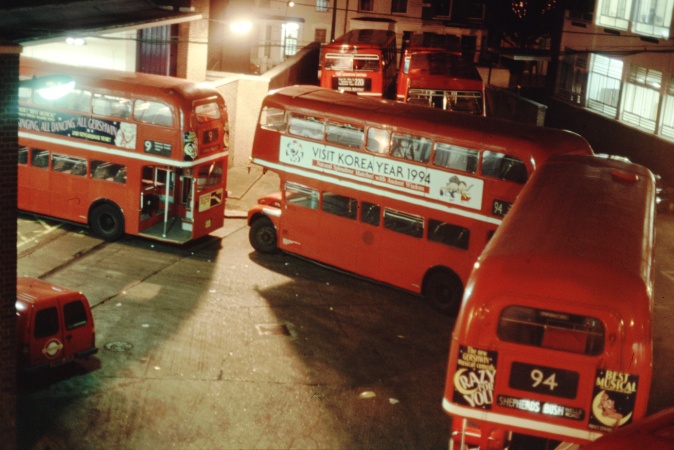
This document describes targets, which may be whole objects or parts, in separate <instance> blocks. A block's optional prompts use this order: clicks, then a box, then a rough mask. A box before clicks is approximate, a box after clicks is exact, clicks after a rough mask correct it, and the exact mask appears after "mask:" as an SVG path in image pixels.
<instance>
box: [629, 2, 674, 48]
mask: <svg viewBox="0 0 674 450" xmlns="http://www.w3.org/2000/svg"><path fill="white" fill-rule="evenodd" d="M673 9H674V0H651V1H642V2H639V1H636V2H635V3H634V19H633V20H634V22H633V23H632V27H633V31H634V32H635V33H639V34H643V35H646V36H653V37H658V38H662V39H668V38H669V26H670V24H671V23H672V10H673Z"/></svg>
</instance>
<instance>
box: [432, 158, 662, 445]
mask: <svg viewBox="0 0 674 450" xmlns="http://www.w3.org/2000/svg"><path fill="white" fill-rule="evenodd" d="M654 192H655V189H654V182H653V177H652V174H650V172H649V171H648V170H647V169H645V168H643V167H640V166H637V165H634V164H629V163H614V162H605V161H602V160H601V159H600V158H596V157H592V156H577V155H573V156H569V155H567V156H561V157H555V158H552V159H551V160H550V161H549V162H548V163H544V164H543V165H542V166H541V167H539V168H538V169H537V171H536V172H535V174H534V176H533V177H532V179H531V180H530V181H529V183H528V184H527V186H526V187H525V188H524V190H523V191H522V193H521V194H520V197H519V198H518V200H517V202H516V203H515V206H514V207H513V209H512V210H511V211H510V212H509V213H508V215H507V216H506V219H505V220H504V222H503V223H502V225H501V226H500V227H499V229H498V230H497V232H496V234H495V235H494V237H493V238H492V240H491V241H490V243H489V244H488V245H487V247H486V248H485V250H484V252H483V253H482V255H481V256H480V258H479V259H478V261H477V263H476V265H475V267H474V269H473V272H472V274H471V276H470V279H469V281H468V284H467V286H466V289H465V295H464V299H463V304H462V306H461V311H460V313H459V316H458V317H457V322H456V326H455V329H454V332H453V335H452V341H451V349H450V356H449V362H448V368H447V380H446V386H445V394H444V399H443V407H444V409H445V411H446V412H447V413H448V414H449V415H451V416H452V420H453V424H452V429H453V434H452V439H451V445H452V446H456V447H459V446H460V445H462V444H463V445H468V446H477V445H479V446H480V448H483V449H487V448H502V447H504V446H505V445H506V444H507V441H508V436H509V435H510V434H511V433H517V434H523V435H530V436H536V437H539V438H544V439H550V440H555V441H564V442H571V443H576V444H584V443H588V442H592V441H594V440H595V439H597V438H599V437H600V436H602V435H603V434H605V433H609V432H611V431H613V430H616V429H618V428H620V427H623V426H625V425H627V424H630V423H632V422H633V421H635V420H637V419H639V418H641V417H643V416H644V415H645V413H646V407H647V403H648V396H649V391H650V385H651V378H652V356H653V350H652V329H651V322H652V317H651V311H652V297H651V295H652V250H653V205H654V203H653V200H654ZM459 448H462V447H459Z"/></svg>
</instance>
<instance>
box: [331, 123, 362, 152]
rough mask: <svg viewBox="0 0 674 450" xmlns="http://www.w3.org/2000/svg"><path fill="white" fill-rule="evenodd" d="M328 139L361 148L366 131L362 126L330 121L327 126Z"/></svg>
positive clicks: (334, 142) (335, 142)
mask: <svg viewBox="0 0 674 450" xmlns="http://www.w3.org/2000/svg"><path fill="white" fill-rule="evenodd" d="M326 140H327V141H328V142H332V143H333V144H341V145H346V146H348V147H355V148H360V147H362V146H363V141H364V140H365V133H364V131H363V127H362V126H357V125H351V124H348V123H334V122H330V123H328V126H327V134H326Z"/></svg>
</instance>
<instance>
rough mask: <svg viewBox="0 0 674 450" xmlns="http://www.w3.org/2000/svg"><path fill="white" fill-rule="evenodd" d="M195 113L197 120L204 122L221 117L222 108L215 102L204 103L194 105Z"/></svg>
mask: <svg viewBox="0 0 674 450" xmlns="http://www.w3.org/2000/svg"><path fill="white" fill-rule="evenodd" d="M194 114H196V116H197V122H199V123H204V122H209V121H211V120H215V119H219V118H220V117H221V116H220V108H218V104H217V103H215V102H210V103H203V104H201V105H196V106H195V107H194Z"/></svg>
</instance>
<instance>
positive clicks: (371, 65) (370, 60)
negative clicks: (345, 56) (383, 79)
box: [353, 55, 379, 72]
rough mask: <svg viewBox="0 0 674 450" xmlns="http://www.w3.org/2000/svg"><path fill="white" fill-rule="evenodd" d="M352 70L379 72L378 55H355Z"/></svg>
mask: <svg viewBox="0 0 674 450" xmlns="http://www.w3.org/2000/svg"><path fill="white" fill-rule="evenodd" d="M353 70H354V71H356V72H376V71H378V70H379V56H378V55H355V57H354V59H353Z"/></svg>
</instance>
